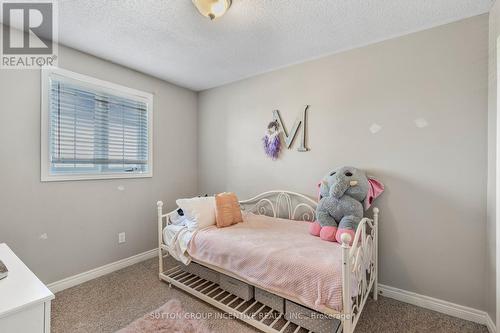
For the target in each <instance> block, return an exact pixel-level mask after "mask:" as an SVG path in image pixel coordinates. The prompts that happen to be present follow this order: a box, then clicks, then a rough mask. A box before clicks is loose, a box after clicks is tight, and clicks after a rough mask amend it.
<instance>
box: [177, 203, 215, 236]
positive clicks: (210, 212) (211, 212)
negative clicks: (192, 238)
mask: <svg viewBox="0 0 500 333" xmlns="http://www.w3.org/2000/svg"><path fill="white" fill-rule="evenodd" d="M175 203H176V204H177V206H179V207H180V208H181V209H182V210H183V211H184V214H185V215H186V216H187V217H188V218H191V219H195V220H196V222H197V223H198V228H205V227H208V226H211V225H214V224H215V198H214V197H201V198H191V199H177V201H176V202H175Z"/></svg>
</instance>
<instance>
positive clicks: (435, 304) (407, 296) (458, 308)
mask: <svg viewBox="0 0 500 333" xmlns="http://www.w3.org/2000/svg"><path fill="white" fill-rule="evenodd" d="M378 289H379V293H380V294H381V295H382V296H385V297H389V298H393V299H395V300H398V301H401V302H405V303H409V304H413V305H416V306H420V307H422V308H425V309H429V310H433V311H436V312H440V313H444V314H447V315H450V316H453V317H457V318H461V319H465V320H469V321H473V322H475V323H479V324H482V325H486V327H488V330H489V332H490V333H496V328H495V324H494V323H493V321H492V320H491V318H490V316H489V315H488V314H487V313H486V312H485V311H481V310H477V309H473V308H470V307H467V306H463V305H459V304H455V303H451V302H448V301H443V300H440V299H437V298H433V297H429V296H424V295H420V294H417V293H414V292H411V291H406V290H402V289H398V288H394V287H389V286H386V285H383V284H379V285H378Z"/></svg>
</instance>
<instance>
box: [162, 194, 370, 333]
mask: <svg viewBox="0 0 500 333" xmlns="http://www.w3.org/2000/svg"><path fill="white" fill-rule="evenodd" d="M240 205H241V209H242V210H243V211H247V212H252V213H255V214H259V215H267V216H271V217H284V218H288V219H292V220H303V221H314V220H315V211H316V206H317V202H316V201H314V200H312V199H310V198H309V197H306V196H304V195H302V194H299V193H294V192H290V191H269V192H265V193H262V194H259V195H258V196H256V197H254V198H251V199H249V200H244V201H240ZM157 209H158V256H159V277H160V279H161V280H164V281H166V282H168V283H169V284H170V285H172V284H173V285H175V286H177V287H179V288H181V289H183V290H185V291H187V292H188V293H190V294H193V295H194V296H196V297H198V298H200V299H202V300H204V301H206V302H207V303H209V304H212V305H214V306H216V307H218V308H219V309H221V310H223V311H225V312H227V313H229V314H230V315H233V316H235V317H237V318H238V319H240V320H243V321H245V322H247V323H248V324H250V325H252V326H254V327H256V328H258V329H259V330H261V331H263V332H268V333H276V332H283V331H284V330H285V329H286V327H287V326H288V325H289V324H290V323H289V322H287V323H286V324H285V325H284V326H283V327H280V328H278V329H275V328H274V325H276V323H277V321H278V319H279V318H276V319H275V320H274V321H273V322H272V323H270V324H269V323H268V324H264V319H265V318H263V319H260V320H259V319H257V318H254V315H255V314H256V313H255V314H254V315H252V316H249V315H247V312H248V311H249V310H250V308H252V306H253V305H256V303H258V302H255V303H253V304H252V305H250V306H248V307H246V305H245V309H243V310H240V306H242V304H243V303H245V302H242V303H241V304H239V305H237V306H235V305H234V304H232V303H235V302H236V303H237V297H236V296H235V299H234V300H231V301H230V302H229V303H225V300H226V299H227V298H228V297H229V296H230V295H227V296H225V297H224V298H223V299H217V298H218V297H219V296H221V295H222V296H224V295H225V294H227V292H225V293H223V292H219V293H217V292H218V291H219V290H222V289H220V288H216V287H218V285H216V284H215V283H211V282H210V281H207V280H204V279H202V278H199V277H197V276H195V275H192V274H189V273H186V272H183V271H182V270H180V268H179V266H176V267H173V268H170V269H168V270H164V263H163V258H164V257H166V256H168V247H167V246H166V245H165V244H164V242H163V228H164V227H165V226H166V225H167V224H168V223H170V219H169V215H170V214H172V213H175V212H176V210H177V209H176V210H173V211H171V212H169V213H166V214H164V213H163V202H161V201H158V202H157ZM378 213H379V210H378V208H373V219H370V218H363V219H362V220H361V222H360V223H359V226H358V229H357V231H356V234H355V236H354V241H353V245H352V246H349V242H350V236H349V235H347V234H344V235H342V236H343V237H342V303H343V307H342V309H343V311H341V312H339V311H335V310H333V309H326V310H325V311H324V312H323V313H324V314H327V315H330V316H332V317H334V318H336V319H339V320H340V321H341V325H340V326H339V329H338V330H337V332H340V331H342V332H344V333H352V332H354V329H355V327H356V324H357V322H358V320H359V317H360V315H361V311H362V310H363V307H364V305H365V303H366V300H367V298H368V295H369V293H370V291H371V290H372V287H373V298H374V300H377V294H378V286H377V283H378V278H377V275H378V246H377V245H378V244H377V243H378ZM193 261H194V262H196V260H193ZM199 264H201V265H203V266H207V267H209V268H211V269H213V270H215V271H218V272H219V273H222V274H226V275H229V276H232V277H234V278H237V279H239V280H242V281H244V282H247V281H245V280H244V279H242V278H241V277H238V276H235V275H234V274H231V273H230V272H227V271H224V270H223V269H220V268H218V267H214V266H211V265H206V264H204V263H199ZM352 281H357V285H353V284H352V283H351V282H352ZM247 283H248V282H247ZM249 284H250V285H252V284H251V283H249ZM210 288H215V289H214V290H216V291H215V292H214V294H211V293H212V291H210V292H209V293H208V294H207V293H205V291H206V290H210ZM258 288H261V287H258ZM269 292H271V293H273V294H276V293H275V292H272V291H269ZM215 293H217V294H215ZM351 295H357V296H355V297H352V298H351ZM222 296H221V297H222ZM278 296H282V297H283V295H278ZM283 298H287V297H283ZM292 301H294V302H296V303H299V304H300V301H297V300H292ZM302 305H304V304H302ZM304 306H305V305H304ZM263 308H264V306H262V307H261V308H260V309H259V310H258V311H261V310H262V309H263ZM250 311H252V310H250ZM271 312H272V310H271V311H269V313H268V314H270V313H271ZM282 315H283V314H280V315H279V317H282ZM299 329H300V327H297V329H296V330H295V332H298V331H299Z"/></svg>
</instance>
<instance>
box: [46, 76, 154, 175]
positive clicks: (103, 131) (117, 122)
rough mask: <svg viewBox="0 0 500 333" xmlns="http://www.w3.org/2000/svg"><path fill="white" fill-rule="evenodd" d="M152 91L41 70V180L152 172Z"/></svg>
mask: <svg viewBox="0 0 500 333" xmlns="http://www.w3.org/2000/svg"><path fill="white" fill-rule="evenodd" d="M152 110H153V96H152V95H151V94H149V93H145V92H142V91H138V90H134V89H130V88H126V87H123V86H119V85H116V84H113V83H109V82H105V81H101V80H97V79H94V78H91V77H87V76H84V75H80V74H77V73H72V72H69V71H66V70H61V69H44V70H42V112H41V113H42V155H41V156H42V161H41V163H42V164H41V165H42V181H52V180H79V179H102V178H135V177H151V176H152V175H153V174H152V171H153V170H152V167H153V165H152V156H151V155H152Z"/></svg>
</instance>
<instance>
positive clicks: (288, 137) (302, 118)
mask: <svg viewBox="0 0 500 333" xmlns="http://www.w3.org/2000/svg"><path fill="white" fill-rule="evenodd" d="M307 109H309V105H306V107H305V108H304V110H302V111H301V112H300V113H299V115H298V116H297V118H296V119H295V123H294V124H293V127H292V130H291V131H290V134H288V132H287V130H286V127H285V124H284V123H283V120H282V119H281V116H280V112H279V110H274V111H273V120H276V121H277V122H278V124H279V126H280V128H282V129H283V137H284V139H285V145H286V147H287V148H288V149H290V147H291V146H292V143H293V140H294V138H295V136H296V135H297V132H298V131H299V128H300V125H302V135H301V140H300V146H299V147H298V148H297V151H301V152H304V151H308V150H309V149H308V148H307V147H306V128H307V126H306V124H307V123H306V121H307Z"/></svg>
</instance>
